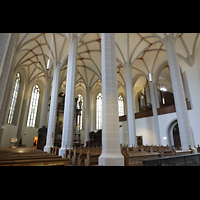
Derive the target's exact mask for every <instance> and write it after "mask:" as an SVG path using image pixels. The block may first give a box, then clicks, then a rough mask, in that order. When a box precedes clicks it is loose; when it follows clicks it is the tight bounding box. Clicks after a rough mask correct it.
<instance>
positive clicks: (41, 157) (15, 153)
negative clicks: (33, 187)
mask: <svg viewBox="0 0 200 200" xmlns="http://www.w3.org/2000/svg"><path fill="white" fill-rule="evenodd" d="M0 166H69V159H67V158H62V157H61V156H57V155H53V154H48V153H46V152H43V151H40V150H37V149H33V148H15V149H9V148H7V149H6V148H3V149H0Z"/></svg>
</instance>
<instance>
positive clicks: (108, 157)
mask: <svg viewBox="0 0 200 200" xmlns="http://www.w3.org/2000/svg"><path fill="white" fill-rule="evenodd" d="M98 164H99V165H103V166H124V156H122V155H121V154H120V153H102V154H101V156H99V163H98Z"/></svg>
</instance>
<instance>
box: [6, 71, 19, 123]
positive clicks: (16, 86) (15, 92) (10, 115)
mask: <svg viewBox="0 0 200 200" xmlns="http://www.w3.org/2000/svg"><path fill="white" fill-rule="evenodd" d="M19 86H20V73H17V74H16V76H15V84H14V87H13V92H12V98H11V102H10V106H9V111H8V117H7V123H8V124H12V121H13V116H14V111H15V106H16V102H17V97H18V92H19Z"/></svg>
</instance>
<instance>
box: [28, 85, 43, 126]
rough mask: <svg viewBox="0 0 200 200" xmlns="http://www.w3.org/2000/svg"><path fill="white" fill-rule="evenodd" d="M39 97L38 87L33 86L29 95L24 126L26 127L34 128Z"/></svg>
mask: <svg viewBox="0 0 200 200" xmlns="http://www.w3.org/2000/svg"><path fill="white" fill-rule="evenodd" d="M39 96H40V88H39V86H38V85H35V86H34V87H33V90H32V94H31V102H30V106H29V111H28V120H27V124H26V126H27V127H35V122H36V116H37V109H38V101H39Z"/></svg>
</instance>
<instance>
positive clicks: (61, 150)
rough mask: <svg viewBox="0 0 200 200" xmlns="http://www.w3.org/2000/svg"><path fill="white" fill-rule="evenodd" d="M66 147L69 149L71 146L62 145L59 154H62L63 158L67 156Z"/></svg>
mask: <svg viewBox="0 0 200 200" xmlns="http://www.w3.org/2000/svg"><path fill="white" fill-rule="evenodd" d="M66 149H69V148H63V147H61V148H60V149H59V153H58V155H59V156H62V158H66V155H65V153H66Z"/></svg>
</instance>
